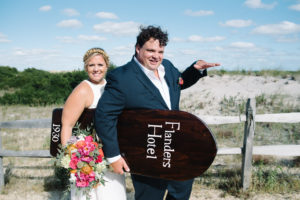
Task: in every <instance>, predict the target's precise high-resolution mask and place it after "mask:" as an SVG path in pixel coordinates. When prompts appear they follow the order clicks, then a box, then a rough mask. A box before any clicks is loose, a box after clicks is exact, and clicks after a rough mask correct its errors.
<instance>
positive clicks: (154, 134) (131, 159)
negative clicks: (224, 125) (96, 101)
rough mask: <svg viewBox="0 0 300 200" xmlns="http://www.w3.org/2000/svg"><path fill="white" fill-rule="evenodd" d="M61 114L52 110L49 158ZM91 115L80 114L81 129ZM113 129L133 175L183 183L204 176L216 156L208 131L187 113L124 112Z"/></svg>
mask: <svg viewBox="0 0 300 200" xmlns="http://www.w3.org/2000/svg"><path fill="white" fill-rule="evenodd" d="M61 112H62V109H55V110H54V111H53V118H52V132H51V138H52V140H51V146H50V152H51V155H53V156H55V155H56V152H57V147H58V144H59V143H60V131H59V130H60V127H61V123H60V119H61ZM93 113H94V110H85V111H84V112H83V114H82V115H81V117H80V119H79V121H81V126H82V127H83V128H85V127H86V122H87V121H89V122H92V123H93ZM58 127H59V128H58ZM117 128H118V140H119V146H120V151H121V155H122V156H123V157H124V159H125V160H126V162H127V164H128V166H129V168H130V172H131V173H133V174H139V175H144V176H150V177H156V178H161V179H168V180H187V179H191V178H194V177H197V176H199V175H201V174H202V173H204V172H205V171H206V170H207V169H208V168H209V166H210V165H211V164H212V162H213V160H214V158H215V156H216V154H217V146H216V142H215V139H214V136H213V134H212V133H211V131H210V130H209V128H208V127H207V126H206V125H205V123H204V122H203V121H201V120H200V119H199V118H197V117H196V116H194V115H192V114H190V113H187V112H183V111H170V110H125V111H123V113H122V114H121V115H120V116H119V119H118V125H117ZM53 139H54V140H53Z"/></svg>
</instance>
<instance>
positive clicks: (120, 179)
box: [71, 80, 126, 200]
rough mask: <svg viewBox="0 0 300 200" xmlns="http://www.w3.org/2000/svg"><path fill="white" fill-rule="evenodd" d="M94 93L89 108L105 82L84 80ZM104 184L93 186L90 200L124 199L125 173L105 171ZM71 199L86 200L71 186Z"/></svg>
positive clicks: (96, 100)
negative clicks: (98, 83)
mask: <svg viewBox="0 0 300 200" xmlns="http://www.w3.org/2000/svg"><path fill="white" fill-rule="evenodd" d="M85 82H87V83H88V84H89V86H90V87H91V89H92V90H93V93H94V100H93V103H92V105H91V106H90V107H89V108H96V107H97V103H98V100H99V99H100V97H101V95H102V93H103V91H104V86H105V84H106V82H105V83H104V84H103V85H95V84H93V83H91V82H90V81H87V80H85ZM104 180H105V184H104V185H100V186H98V187H96V188H93V189H92V190H91V192H90V200H126V187H125V175H120V174H116V173H113V172H110V171H106V172H105V174H104ZM71 200H87V198H86V195H84V194H83V192H80V193H78V192H77V193H76V191H75V188H74V187H73V188H72V187H71Z"/></svg>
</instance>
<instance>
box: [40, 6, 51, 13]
mask: <svg viewBox="0 0 300 200" xmlns="http://www.w3.org/2000/svg"><path fill="white" fill-rule="evenodd" d="M51 9H52V7H51V6H49V5H46V6H42V7H40V8H39V10H40V11H42V12H47V11H50V10H51Z"/></svg>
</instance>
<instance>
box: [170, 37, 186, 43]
mask: <svg viewBox="0 0 300 200" xmlns="http://www.w3.org/2000/svg"><path fill="white" fill-rule="evenodd" d="M171 41H173V42H184V39H182V38H179V37H173V38H171Z"/></svg>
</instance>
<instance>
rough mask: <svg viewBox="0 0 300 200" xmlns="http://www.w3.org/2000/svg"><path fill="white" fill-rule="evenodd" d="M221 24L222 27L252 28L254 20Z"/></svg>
mask: <svg viewBox="0 0 300 200" xmlns="http://www.w3.org/2000/svg"><path fill="white" fill-rule="evenodd" d="M220 24H221V26H226V27H235V28H242V27H247V26H251V25H252V24H253V21H252V20H242V19H233V20H228V21H226V22H225V23H220Z"/></svg>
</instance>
